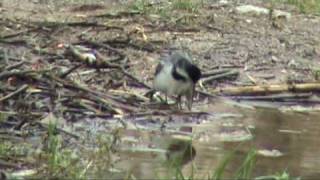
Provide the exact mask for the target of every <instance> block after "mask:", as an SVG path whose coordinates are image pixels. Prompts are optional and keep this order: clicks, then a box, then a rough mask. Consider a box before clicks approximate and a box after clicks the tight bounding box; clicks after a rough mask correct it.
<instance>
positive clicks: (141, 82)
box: [121, 68, 152, 89]
mask: <svg viewBox="0 0 320 180" xmlns="http://www.w3.org/2000/svg"><path fill="white" fill-rule="evenodd" d="M121 72H122V73H123V74H124V75H126V76H128V77H129V78H131V79H133V80H135V81H136V82H138V83H139V84H141V85H142V86H143V87H144V88H147V89H152V87H150V86H149V85H148V84H146V83H145V82H143V81H141V80H140V79H139V78H137V77H135V76H134V75H132V74H130V73H129V72H128V71H126V70H125V69H124V68H121Z"/></svg>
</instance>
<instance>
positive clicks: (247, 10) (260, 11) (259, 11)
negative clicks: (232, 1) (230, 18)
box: [236, 5, 269, 15]
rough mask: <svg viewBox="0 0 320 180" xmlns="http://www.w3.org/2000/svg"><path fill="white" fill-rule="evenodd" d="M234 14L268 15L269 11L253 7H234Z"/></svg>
mask: <svg viewBox="0 0 320 180" xmlns="http://www.w3.org/2000/svg"><path fill="white" fill-rule="evenodd" d="M236 12H238V13H241V14H245V13H254V14H257V15H260V14H269V9H267V8H262V7H257V6H253V5H242V6H238V7H236Z"/></svg>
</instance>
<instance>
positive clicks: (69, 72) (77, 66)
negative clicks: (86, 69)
mask: <svg viewBox="0 0 320 180" xmlns="http://www.w3.org/2000/svg"><path fill="white" fill-rule="evenodd" d="M81 66H82V64H77V65H75V66H73V67H71V68H70V69H68V70H67V71H65V72H63V73H61V74H60V75H59V77H60V78H62V79H64V78H65V77H67V76H68V75H69V74H71V73H72V72H73V71H75V70H76V69H78V68H79V67H81Z"/></svg>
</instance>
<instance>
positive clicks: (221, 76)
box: [202, 71, 239, 84]
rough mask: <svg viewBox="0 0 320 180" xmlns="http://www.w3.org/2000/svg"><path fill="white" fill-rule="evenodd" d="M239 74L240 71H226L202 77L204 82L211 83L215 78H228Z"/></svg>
mask: <svg viewBox="0 0 320 180" xmlns="http://www.w3.org/2000/svg"><path fill="white" fill-rule="evenodd" d="M238 74H239V71H230V72H226V73H223V74H218V75H215V76H211V77H207V78H204V79H202V83H203V84H207V83H210V82H211V81H213V80H217V79H222V78H227V77H230V76H236V75H238Z"/></svg>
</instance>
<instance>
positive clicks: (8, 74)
mask: <svg viewBox="0 0 320 180" xmlns="http://www.w3.org/2000/svg"><path fill="white" fill-rule="evenodd" d="M48 71H50V70H48V69H45V70H40V71H34V70H23V71H5V72H2V73H0V80H1V79H5V78H8V77H11V76H26V75H29V74H32V73H35V74H37V73H38V74H39V73H40V74H41V73H44V72H48Z"/></svg>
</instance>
